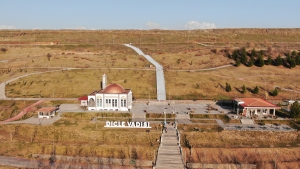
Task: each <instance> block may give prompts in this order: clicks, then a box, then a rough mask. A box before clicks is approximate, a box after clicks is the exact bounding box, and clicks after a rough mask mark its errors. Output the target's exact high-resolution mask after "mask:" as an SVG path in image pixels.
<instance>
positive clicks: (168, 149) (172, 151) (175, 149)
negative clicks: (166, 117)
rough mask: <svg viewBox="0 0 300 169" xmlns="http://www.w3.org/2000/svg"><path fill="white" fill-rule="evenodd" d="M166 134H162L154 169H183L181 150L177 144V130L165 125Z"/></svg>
mask: <svg viewBox="0 0 300 169" xmlns="http://www.w3.org/2000/svg"><path fill="white" fill-rule="evenodd" d="M166 127H167V129H168V130H167V133H165V132H163V134H162V136H161V143H160V146H159V149H158V155H157V161H156V167H155V168H156V169H165V168H171V169H183V168H184V164H183V160H182V155H181V150H180V147H179V143H178V137H177V132H178V130H177V129H176V128H175V127H174V126H172V125H166Z"/></svg>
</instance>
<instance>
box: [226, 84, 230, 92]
mask: <svg viewBox="0 0 300 169" xmlns="http://www.w3.org/2000/svg"><path fill="white" fill-rule="evenodd" d="M225 91H226V92H230V91H231V86H230V84H229V83H226V87H225Z"/></svg>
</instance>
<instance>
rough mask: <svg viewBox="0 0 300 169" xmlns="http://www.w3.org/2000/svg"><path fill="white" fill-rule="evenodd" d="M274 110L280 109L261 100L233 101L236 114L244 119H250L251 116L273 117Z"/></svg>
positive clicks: (241, 99) (242, 99)
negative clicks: (244, 117)
mask: <svg viewBox="0 0 300 169" xmlns="http://www.w3.org/2000/svg"><path fill="white" fill-rule="evenodd" d="M276 109H280V107H278V106H277V105H275V104H273V103H270V102H268V101H266V100H264V99H261V98H236V99H234V110H235V111H236V112H237V114H242V115H244V116H246V117H251V116H253V115H258V116H266V115H273V116H275V110H276Z"/></svg>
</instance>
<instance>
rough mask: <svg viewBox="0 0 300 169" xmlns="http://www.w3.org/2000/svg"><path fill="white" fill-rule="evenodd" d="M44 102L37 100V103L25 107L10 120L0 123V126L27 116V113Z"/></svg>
mask: <svg viewBox="0 0 300 169" xmlns="http://www.w3.org/2000/svg"><path fill="white" fill-rule="evenodd" d="M43 102H44V101H43V100H39V101H37V102H35V103H34V104H32V105H30V106H28V107H26V108H25V109H23V110H22V111H21V112H20V113H19V114H18V115H16V116H14V117H12V118H10V119H7V120H4V121H0V124H5V123H7V122H11V121H15V120H18V119H21V118H22V117H23V116H24V115H25V114H27V113H28V112H30V111H32V110H33V109H34V107H35V106H37V105H39V104H41V103H43Z"/></svg>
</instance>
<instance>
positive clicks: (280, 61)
mask: <svg viewBox="0 0 300 169" xmlns="http://www.w3.org/2000/svg"><path fill="white" fill-rule="evenodd" d="M275 64H276V66H281V65H282V64H283V63H282V58H281V56H280V55H278V56H277V57H276V59H275Z"/></svg>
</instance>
